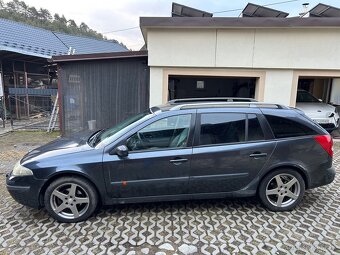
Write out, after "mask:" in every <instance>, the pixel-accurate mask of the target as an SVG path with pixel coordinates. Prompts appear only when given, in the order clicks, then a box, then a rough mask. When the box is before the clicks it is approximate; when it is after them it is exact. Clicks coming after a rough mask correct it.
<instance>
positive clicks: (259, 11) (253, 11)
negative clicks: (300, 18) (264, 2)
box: [242, 3, 288, 18]
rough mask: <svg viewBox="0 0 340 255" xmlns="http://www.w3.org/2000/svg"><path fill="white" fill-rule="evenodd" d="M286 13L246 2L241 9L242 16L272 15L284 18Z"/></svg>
mask: <svg viewBox="0 0 340 255" xmlns="http://www.w3.org/2000/svg"><path fill="white" fill-rule="evenodd" d="M287 16H288V13H286V12H283V11H279V10H275V9H271V8H268V7H265V6H261V5H257V4H252V3H248V4H247V6H246V7H245V8H244V9H243V11H242V17H272V18H285V17H287Z"/></svg>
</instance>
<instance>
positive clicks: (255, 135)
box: [248, 114, 264, 141]
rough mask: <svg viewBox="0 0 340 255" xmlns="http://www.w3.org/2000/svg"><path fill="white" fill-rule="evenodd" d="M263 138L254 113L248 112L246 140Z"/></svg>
mask: <svg viewBox="0 0 340 255" xmlns="http://www.w3.org/2000/svg"><path fill="white" fill-rule="evenodd" d="M257 140H264V134H263V131H262V128H261V125H260V122H259V120H258V119H257V117H256V115H255V114H248V141H257Z"/></svg>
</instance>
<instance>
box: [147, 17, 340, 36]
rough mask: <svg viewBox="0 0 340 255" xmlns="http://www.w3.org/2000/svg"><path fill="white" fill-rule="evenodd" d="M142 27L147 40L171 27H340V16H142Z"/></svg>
mask: <svg viewBox="0 0 340 255" xmlns="http://www.w3.org/2000/svg"><path fill="white" fill-rule="evenodd" d="M140 28H141V31H142V34H143V37H144V40H145V42H146V41H147V30H148V29H155V28H170V29H184V28H190V29H202V28H206V29H209V28H210V29H243V28H278V29H279V28H340V17H335V18H314V17H309V18H300V17H292V18H277V17H274V18H273V17H241V18H234V17H218V18H214V17H212V18H207V17H204V18H202V17H140Z"/></svg>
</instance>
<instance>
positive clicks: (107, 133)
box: [89, 110, 151, 147]
mask: <svg viewBox="0 0 340 255" xmlns="http://www.w3.org/2000/svg"><path fill="white" fill-rule="evenodd" d="M150 113H151V112H150V111H149V110H147V111H145V112H142V113H139V114H137V115H134V116H131V117H130V118H127V119H126V120H124V121H122V122H120V123H118V124H117V125H115V126H113V127H111V128H108V129H103V130H101V131H99V132H97V133H95V134H94V136H93V137H91V138H90V139H89V144H90V145H91V146H93V147H95V146H96V145H97V144H99V143H100V142H102V141H104V140H105V139H107V138H109V137H111V136H113V135H114V134H116V133H118V132H119V131H120V130H122V129H124V128H126V127H127V126H129V125H131V124H132V123H134V122H136V121H138V120H140V119H142V118H143V117H145V116H147V115H149V114H150Z"/></svg>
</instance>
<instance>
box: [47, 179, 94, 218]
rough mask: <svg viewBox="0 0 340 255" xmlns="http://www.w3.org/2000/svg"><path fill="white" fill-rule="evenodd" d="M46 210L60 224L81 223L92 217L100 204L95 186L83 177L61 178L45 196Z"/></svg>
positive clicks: (49, 187)
mask: <svg viewBox="0 0 340 255" xmlns="http://www.w3.org/2000/svg"><path fill="white" fill-rule="evenodd" d="M44 203H45V208H46V210H47V211H48V213H49V214H50V215H51V216H52V217H53V218H55V219H56V220H58V221H60V222H68V223H71V222H79V221H83V220H86V219H87V218H88V217H90V216H91V215H92V213H93V212H94V210H95V209H96V207H97V204H98V198H97V193H96V190H95V188H94V187H93V185H92V184H91V183H90V182H89V181H87V180H86V179H83V178H81V177H61V178H59V179H57V180H55V181H53V182H52V183H51V184H50V185H49V186H48V187H47V189H46V192H45V195H44Z"/></svg>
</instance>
